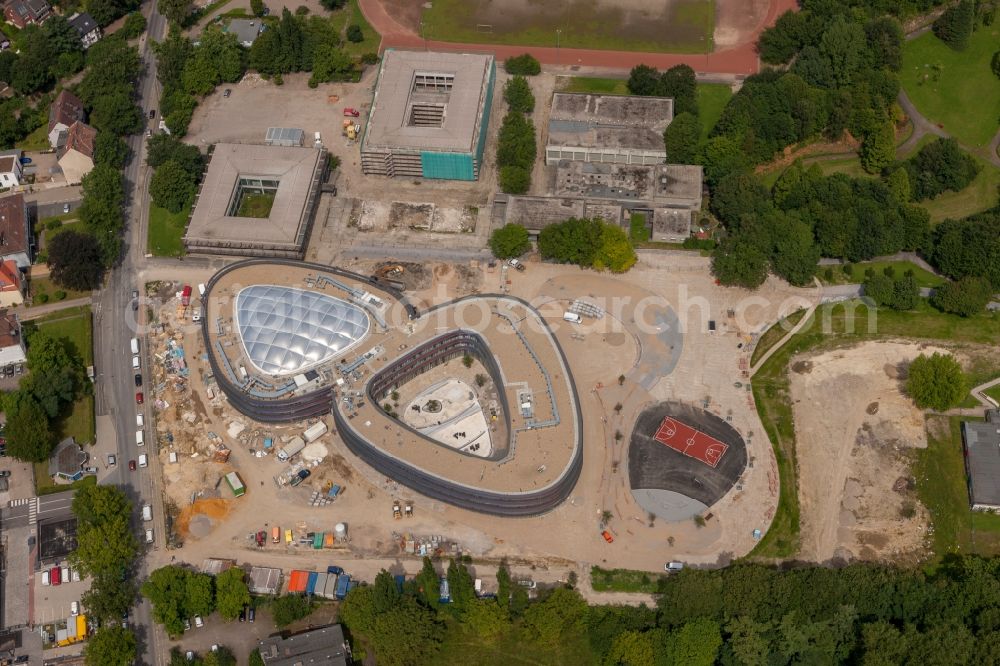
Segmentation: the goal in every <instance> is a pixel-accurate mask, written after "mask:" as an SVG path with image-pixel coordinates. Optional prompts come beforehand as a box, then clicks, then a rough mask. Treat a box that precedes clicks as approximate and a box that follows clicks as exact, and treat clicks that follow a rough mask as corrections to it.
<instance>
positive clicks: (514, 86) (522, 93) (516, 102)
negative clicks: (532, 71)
mask: <svg viewBox="0 0 1000 666" xmlns="http://www.w3.org/2000/svg"><path fill="white" fill-rule="evenodd" d="M503 98H504V101H506V102H507V106H508V107H510V110H511V111H520V112H521V113H531V112H532V111H534V110H535V96H534V95H533V94H532V93H531V86H529V85H528V79H526V78H524V77H523V76H520V75H518V76H515V77H514V78H512V79H511V80H509V81H508V82H507V83H506V85H504V87H503Z"/></svg>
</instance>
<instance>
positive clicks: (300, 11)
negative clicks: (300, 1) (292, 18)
mask: <svg viewBox="0 0 1000 666" xmlns="http://www.w3.org/2000/svg"><path fill="white" fill-rule="evenodd" d="M308 13H309V8H308V7H306V6H305V5H299V6H298V7H296V8H295V15H296V16H305V15H306V14H308Z"/></svg>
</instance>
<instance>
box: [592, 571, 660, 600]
mask: <svg viewBox="0 0 1000 666" xmlns="http://www.w3.org/2000/svg"><path fill="white" fill-rule="evenodd" d="M664 578H666V576H664V575H660V574H652V573H649V572H648V571H633V570H632V569H602V568H601V567H596V566H595V567H591V568H590V582H591V585H592V586H593V588H594V591H595V592H646V593H648V594H654V593H656V592H657V591H658V590H659V586H660V581H661V580H663V579H664Z"/></svg>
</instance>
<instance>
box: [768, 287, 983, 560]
mask: <svg viewBox="0 0 1000 666" xmlns="http://www.w3.org/2000/svg"><path fill="white" fill-rule="evenodd" d="M868 314H869V313H868V308H867V307H865V306H864V305H862V304H859V303H857V302H849V303H847V304H836V305H832V306H824V307H823V308H820V309H819V310H817V312H816V313H815V314H814V315H813V317H812V318H811V319H812V323H811V324H808V325H806V326H805V328H803V329H802V330H801V331H799V332H798V333H797V334H795V335H794V336H792V338H791V339H790V340H788V342H786V343H785V344H784V345H783V346H782V347H781V348H780V349H779V350H778V351H777V352H775V353H774V355H773V356H771V358H769V359H768V360H767V362H766V363H764V364H763V365H762V366H761V367H760V369H759V370H758V371H757V372H756V373H755V374H754V376H753V379H752V386H753V395H754V401H755V402H756V405H757V413H758V415H759V416H760V420H761V422H762V423H763V425H764V430H765V431H766V432H767V435H768V437H769V438H770V441H771V445H772V446H773V447H774V452H775V457H776V459H777V461H778V474H779V477H780V479H781V490H780V495H779V498H778V510H777V511H776V512H775V516H774V520H773V522H772V523H771V527H770V529H769V530H768V531H767V533H766V534H765V535H764V538H763V539H761V541H760V543H758V544H757V546H756V548H754V549H753V551H751V553H750V556H752V557H764V558H788V557H793V556H794V555H795V554H796V553H797V552H798V538H799V498H798V475H797V472H796V462H795V423H794V419H793V417H792V403H791V399H792V398H791V395H790V390H789V380H788V364H789V361H790V360H791V358H792V357H793V356H795V355H796V354H799V353H801V352H805V351H811V350H814V349H821V348H826V347H832V346H835V345H838V344H843V343H852V342H858V341H861V340H866V339H875V338H879V337H906V338H919V339H931V340H949V341H954V342H974V343H982V344H992V345H996V344H1000V315H996V314H983V315H979V316H975V317H968V318H962V317H959V316H956V315H948V314H943V313H940V312H938V311H937V310H934V309H933V308H931V307H930V305H928V304H927V303H926V302H921V304H920V306H919V308H918V309H917V310H915V311H913V312H895V311H893V310H878V312H877V317H876V318H875V327H874V330H873V331H870V330H869V328H868V323H869V318H868ZM824 320H825V321H826V322H828V324H827V325H828V328H827V329H826V330H825V331H824V326H820V325H817V321H824ZM765 335H766V334H765Z"/></svg>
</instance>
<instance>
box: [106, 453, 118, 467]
mask: <svg viewBox="0 0 1000 666" xmlns="http://www.w3.org/2000/svg"><path fill="white" fill-rule="evenodd" d="M117 464H118V458H117V457H116V456H115V454H113V453H109V454H108V467H114V466H115V465H117Z"/></svg>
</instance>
